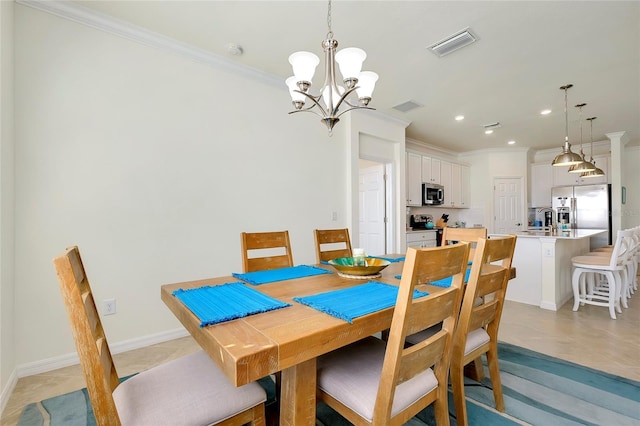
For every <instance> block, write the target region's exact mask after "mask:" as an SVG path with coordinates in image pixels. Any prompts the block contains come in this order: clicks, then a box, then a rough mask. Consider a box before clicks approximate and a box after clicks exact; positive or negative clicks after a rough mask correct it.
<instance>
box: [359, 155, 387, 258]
mask: <svg viewBox="0 0 640 426" xmlns="http://www.w3.org/2000/svg"><path fill="white" fill-rule="evenodd" d="M359 176H360V179H359V188H358V190H359V204H360V206H359V207H360V208H359V209H358V210H359V212H360V240H359V241H360V244H359V245H360V247H362V248H364V250H365V253H366V254H367V255H368V256H377V255H382V254H385V253H386V244H385V243H386V239H385V235H386V232H385V231H386V228H385V217H386V212H385V178H384V176H385V173H384V165H383V164H377V165H375V166H370V167H366V168H361V169H360V173H359Z"/></svg>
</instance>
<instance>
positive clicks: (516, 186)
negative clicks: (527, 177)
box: [493, 178, 524, 234]
mask: <svg viewBox="0 0 640 426" xmlns="http://www.w3.org/2000/svg"><path fill="white" fill-rule="evenodd" d="M522 190H523V189H522V178H496V179H495V180H494V186H493V211H494V223H493V229H494V231H493V232H494V233H496V234H515V233H516V232H517V231H521V230H523V229H524V228H523V227H522V224H523V221H522V218H523V214H522Z"/></svg>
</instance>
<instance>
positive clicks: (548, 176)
mask: <svg viewBox="0 0 640 426" xmlns="http://www.w3.org/2000/svg"><path fill="white" fill-rule="evenodd" d="M553 168H554V167H553V166H552V165H551V164H547V163H539V164H532V165H531V198H530V200H529V201H530V202H531V207H551V188H552V187H553V186H554V183H553V174H554V171H553V170H552V169H553ZM567 174H569V173H567Z"/></svg>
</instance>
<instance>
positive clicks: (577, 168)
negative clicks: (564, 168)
mask: <svg viewBox="0 0 640 426" xmlns="http://www.w3.org/2000/svg"><path fill="white" fill-rule="evenodd" d="M586 105H587V104H578V105H576V108H579V109H580V156H581V157H582V161H581V162H580V163H578V164H574V165H573V166H571V167H569V173H585V172H588V171H590V170H595V169H596V166H594V165H593V164H592V163H590V162H589V161H587V160H586V159H585V158H584V151H583V150H582V107H584V106H586Z"/></svg>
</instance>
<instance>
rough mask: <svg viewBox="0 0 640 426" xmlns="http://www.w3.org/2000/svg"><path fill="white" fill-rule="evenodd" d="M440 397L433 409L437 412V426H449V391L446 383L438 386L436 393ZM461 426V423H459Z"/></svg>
mask: <svg viewBox="0 0 640 426" xmlns="http://www.w3.org/2000/svg"><path fill="white" fill-rule="evenodd" d="M436 392H437V394H438V397H437V398H436V400H435V402H434V403H433V409H434V411H435V417H436V424H437V425H438V426H440V425H442V426H449V424H450V423H449V395H448V393H449V390H448V389H447V384H446V381H445V383H439V384H438V390H437V391H436ZM458 424H459V425H460V424H461V423H458Z"/></svg>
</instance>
